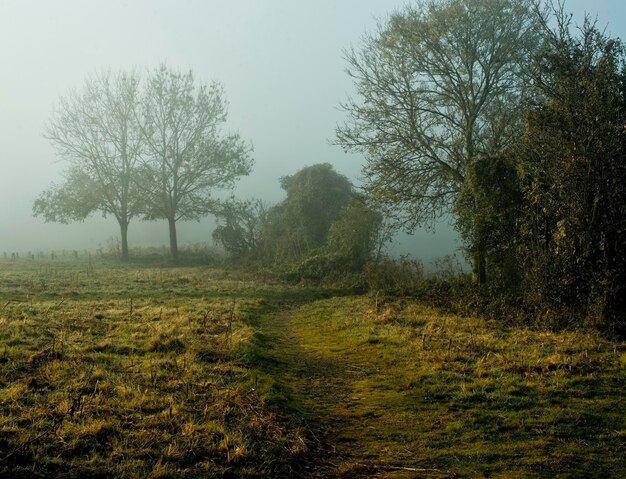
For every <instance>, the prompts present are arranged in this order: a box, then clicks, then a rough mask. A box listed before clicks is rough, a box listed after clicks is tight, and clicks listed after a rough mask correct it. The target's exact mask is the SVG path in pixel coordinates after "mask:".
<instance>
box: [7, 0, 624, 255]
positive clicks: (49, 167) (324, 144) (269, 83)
mask: <svg viewBox="0 0 626 479" xmlns="http://www.w3.org/2000/svg"><path fill="white" fill-rule="evenodd" d="M404 4H405V2H404V1H399V0H398V1H387V0H367V1H356V0H350V1H334V0H325V1H321V2H292V1H288V0H264V1H254V0H240V1H235V2H227V3H226V2H214V1H210V2H204V1H188V2H184V3H179V2H173V1H148V0H143V1H134V2H123V1H106V2H105V1H90V2H82V1H78V0H64V1H37V2H21V1H12V0H3V1H2V2H0V57H1V58H2V67H1V75H0V112H1V114H0V164H1V165H2V167H3V168H2V170H3V173H2V188H1V189H0V205H1V206H0V224H2V228H0V251H8V252H12V251H18V252H19V251H22V252H25V251H29V250H32V251H39V250H48V249H57V250H58V249H96V248H99V247H106V245H107V244H108V243H110V242H111V241H115V238H116V237H117V236H118V231H117V227H116V223H115V220H114V219H112V218H108V219H106V220H103V219H102V218H101V217H100V216H99V215H97V214H96V215H94V216H93V217H91V218H88V219H87V220H86V221H85V222H84V223H72V224H70V225H59V224H54V223H48V224H46V223H44V221H43V220H42V219H41V218H33V217H32V204H33V201H34V200H35V199H36V198H37V196H38V195H39V194H41V192H42V191H43V190H45V189H46V188H48V187H49V186H50V185H51V184H52V183H55V182H56V183H59V182H61V181H62V176H61V174H62V172H63V171H64V169H66V167H67V164H66V163H65V162H63V161H62V159H61V158H59V157H58V156H57V155H56V154H55V151H54V149H53V147H52V145H51V144H50V142H49V141H48V140H46V139H45V138H44V137H43V130H44V126H45V124H46V122H47V121H49V119H50V116H51V115H52V112H53V110H54V108H55V106H56V105H57V104H58V100H59V97H60V96H63V95H66V94H68V93H69V92H71V91H72V90H79V89H80V88H81V87H82V85H83V83H84V81H85V79H86V78H87V77H89V76H90V75H93V74H94V73H97V72H101V71H105V70H109V71H111V72H112V73H115V72H117V71H125V70H131V69H136V70H137V71H138V72H140V73H141V74H145V71H146V70H147V69H152V68H154V67H156V66H157V65H159V64H160V63H162V62H166V63H167V64H168V65H169V66H170V67H172V68H175V69H180V70H182V71H186V70H188V69H191V70H193V72H194V74H195V76H196V79H197V80H198V81H200V82H209V81H212V80H216V81H218V82H220V83H221V84H222V85H223V86H224V89H225V93H226V98H227V100H228V101H229V103H230V105H229V107H228V113H229V121H228V125H229V128H230V129H232V130H234V131H237V132H239V133H240V135H241V137H242V139H244V140H245V141H249V142H251V143H252V145H253V146H254V152H253V155H252V156H253V158H254V161H255V164H254V167H253V170H252V173H251V174H250V175H249V176H248V177H243V178H242V179H241V180H240V181H239V182H238V183H237V185H236V189H235V195H236V196H237V197H240V198H251V197H258V198H261V199H263V200H265V201H266V202H267V203H268V204H270V205H271V204H274V203H276V202H278V201H279V200H281V199H282V198H283V192H282V190H281V189H280V187H279V183H278V180H279V178H280V177H281V176H284V175H290V174H293V173H294V172H296V171H297V170H298V169H300V168H302V167H303V166H306V165H312V164H315V163H326V162H327V163H331V164H332V165H333V166H334V168H335V169H336V171H338V172H339V173H342V174H344V175H346V176H347V177H348V178H349V179H350V180H351V181H353V182H354V183H355V184H359V182H360V170H361V168H362V166H363V164H364V160H363V158H362V157H361V156H360V155H355V154H352V155H346V154H344V153H343V152H342V150H341V148H339V147H338V146H333V145H330V144H329V141H331V140H333V139H334V130H335V126H336V125H337V124H338V123H341V122H342V121H343V119H344V113H343V112H342V111H340V109H339V104H340V102H342V101H345V100H346V99H347V97H348V96H349V95H350V94H353V93H354V92H353V90H354V86H353V84H352V82H351V80H350V78H349V77H348V75H346V73H345V72H344V70H345V68H346V64H345V61H344V58H343V53H342V52H343V50H344V49H346V48H349V47H350V46H351V45H357V44H358V42H359V41H360V39H361V37H362V35H363V34H364V33H365V32H373V31H375V29H376V24H377V19H384V18H386V16H387V15H388V14H389V12H391V11H393V10H394V9H397V8H400V7H402V6H403V5H404ZM567 7H568V8H569V9H571V10H572V11H574V12H576V16H577V18H579V19H580V18H581V17H582V12H583V11H584V9H586V8H590V6H589V5H588V4H587V2H584V1H569V2H567ZM593 9H594V11H597V12H598V17H597V18H598V21H599V24H600V25H604V24H608V22H609V21H611V23H610V25H609V27H608V30H609V31H610V32H611V33H612V34H616V35H620V33H622V32H621V31H620V30H621V29H623V28H624V27H623V22H620V21H618V19H620V18H623V15H624V7H623V5H622V3H621V2H619V1H616V0H614V1H599V2H595V3H594V4H593ZM622 36H623V35H622ZM223 194H224V193H223ZM213 225H214V219H213V218H210V217H209V218H206V219H205V220H203V221H201V222H200V223H195V222H190V223H181V224H180V235H179V236H180V239H179V240H180V242H181V244H189V243H205V242H206V243H211V238H210V234H211V230H212V228H213ZM129 243H130V246H131V248H132V247H136V246H158V245H164V244H167V225H166V223H165V222H163V221H154V222H142V221H138V220H134V221H133V222H132V223H131V224H130V228H129ZM459 246H460V244H459V242H458V240H457V239H456V233H455V232H454V230H453V229H452V228H451V227H450V226H449V225H448V223H447V221H446V220H445V219H444V220H443V221H442V222H441V223H440V224H438V225H437V226H436V228H435V229H434V230H433V231H425V230H418V231H417V232H416V233H415V235H413V236H405V235H400V236H399V237H398V238H397V240H396V241H395V242H394V243H393V244H392V245H391V246H390V249H391V251H392V252H395V253H399V254H405V253H411V254H412V255H414V256H416V257H419V258H423V259H424V260H425V262H428V261H430V260H432V259H433V258H435V257H438V256H442V255H446V254H453V253H458V248H459Z"/></svg>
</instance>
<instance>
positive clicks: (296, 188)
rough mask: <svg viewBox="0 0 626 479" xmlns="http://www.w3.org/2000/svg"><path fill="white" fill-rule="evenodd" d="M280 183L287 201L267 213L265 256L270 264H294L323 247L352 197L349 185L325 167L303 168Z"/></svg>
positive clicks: (342, 177) (320, 165) (337, 174)
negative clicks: (332, 226) (272, 262)
mask: <svg viewBox="0 0 626 479" xmlns="http://www.w3.org/2000/svg"><path fill="white" fill-rule="evenodd" d="M280 183H281V187H282V188H283V190H285V192H286V193H287V198H286V199H285V200H284V201H282V202H281V203H280V204H278V205H276V206H274V207H272V208H270V210H269V211H268V213H267V218H266V221H265V225H264V229H263V240H264V247H265V250H266V251H265V254H266V256H267V257H268V258H269V259H270V260H271V261H277V262H293V261H296V260H298V259H301V258H303V257H304V256H305V255H306V254H307V253H308V252H309V251H312V250H314V249H316V248H319V247H321V246H322V245H324V244H325V242H326V240H327V238H328V231H329V229H330V226H331V224H332V223H334V222H335V221H337V220H338V219H339V218H340V216H341V212H342V210H343V208H344V207H345V206H346V205H347V204H348V203H349V202H350V199H351V198H352V196H353V193H352V185H351V184H350V182H349V181H348V179H347V178H346V177H345V176H343V175H340V174H339V173H337V172H335V171H334V170H333V167H332V166H331V165H330V164H328V163H323V164H317V165H313V166H308V167H305V168H303V169H301V170H300V171H298V172H297V173H295V174H293V175H291V176H285V177H283V178H281V181H280Z"/></svg>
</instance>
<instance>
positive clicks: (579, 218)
mask: <svg viewBox="0 0 626 479" xmlns="http://www.w3.org/2000/svg"><path fill="white" fill-rule="evenodd" d="M555 18H556V28H550V27H549V26H547V25H546V27H545V32H546V33H545V35H546V42H545V48H544V50H543V52H542V55H541V56H540V57H539V60H538V63H537V65H536V69H535V71H534V87H535V88H536V89H537V91H538V94H537V95H536V101H535V103H534V104H533V105H531V106H532V108H531V111H530V113H529V115H528V117H527V120H526V124H525V130H524V138H523V142H522V144H521V146H520V148H519V150H520V152H521V154H520V166H521V179H522V185H523V188H524V189H523V192H524V197H525V210H524V216H523V217H522V221H521V244H520V252H521V253H522V258H523V261H524V265H525V271H526V277H527V288H528V289H529V290H531V291H534V292H535V293H536V294H537V296H538V300H539V301H541V302H542V303H543V304H545V305H548V306H554V305H557V306H563V305H565V306H572V307H576V308H579V309H580V308H583V309H584V310H586V311H587V313H588V314H589V315H595V316H597V317H600V318H601V319H602V320H604V321H606V322H607V324H610V325H611V327H612V328H614V329H615V330H617V331H621V332H622V333H624V332H626V320H625V311H626V129H625V125H626V55H625V48H624V45H623V43H622V42H621V41H619V40H617V39H612V38H608V37H607V36H605V34H604V33H603V32H601V31H599V30H598V29H597V28H596V26H595V24H594V23H592V22H590V21H589V20H588V19H587V20H586V21H585V23H584V25H583V26H582V27H580V28H579V29H578V30H573V27H572V25H571V24H570V17H568V16H567V15H565V14H564V13H563V11H562V9H561V10H559V11H557V15H556V17H555ZM576 32H577V33H576Z"/></svg>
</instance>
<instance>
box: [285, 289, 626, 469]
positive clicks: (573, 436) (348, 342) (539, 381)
mask: <svg viewBox="0 0 626 479" xmlns="http://www.w3.org/2000/svg"><path fill="white" fill-rule="evenodd" d="M290 328H291V330H290V334H291V335H292V336H293V338H294V340H293V342H292V344H291V347H292V348H295V349H296V350H297V351H294V353H293V355H292V358H293V364H292V368H291V384H292V387H293V389H294V391H299V393H297V394H298V397H299V399H300V400H301V401H302V402H303V403H304V405H305V408H306V409H307V410H308V411H310V412H313V414H314V416H315V418H316V420H317V421H318V423H319V424H320V425H321V426H322V427H323V428H325V430H326V434H327V435H328V437H329V442H332V443H333V445H334V449H333V451H334V454H335V455H336V458H335V461H336V463H337V467H336V469H335V472H336V473H337V474H338V475H340V476H341V477H361V476H365V477H416V476H415V474H417V475H418V476H417V477H422V476H428V477H431V476H432V477H439V476H441V477H452V476H455V477H456V476H460V477H475V476H490V477H603V478H604V477H616V478H617V477H624V471H626V354H625V352H624V350H623V348H620V345H618V344H615V343H611V342H609V341H606V340H604V339H603V338H602V337H600V336H599V335H597V334H594V333H584V332H562V333H558V334H557V333H548V332H540V331H532V330H527V329H518V328H506V327H503V326H502V325H500V324H498V323H496V322H486V321H483V320H481V319H476V318H460V317H455V316H443V315H441V314H439V313H438V312H437V311H434V310H432V309H429V308H426V307H424V306H421V305H419V304H416V303H414V302H412V301H396V302H392V303H390V304H387V305H385V306H384V307H382V308H379V310H378V311H377V310H376V307H375V304H374V301H373V300H372V299H369V298H367V297H347V298H334V299H330V300H326V301H320V302H316V303H312V304H309V305H307V306H304V307H303V308H302V309H300V310H299V311H298V312H297V313H296V314H295V315H294V317H293V318H292V319H291V321H290ZM307 355H308V356H309V359H308V360H307V359H306V356H307ZM302 358H305V359H302ZM312 358H315V360H313V359H312ZM320 364H326V365H328V367H327V368H323V367H321V368H320V367H317V366H318V365H320ZM316 365H317V366H316ZM316 367H317V369H316ZM337 471H338V472H337Z"/></svg>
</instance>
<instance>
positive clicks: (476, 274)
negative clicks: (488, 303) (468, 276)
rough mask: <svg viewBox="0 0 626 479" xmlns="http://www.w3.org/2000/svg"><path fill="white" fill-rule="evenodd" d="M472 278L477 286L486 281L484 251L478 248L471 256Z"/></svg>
mask: <svg viewBox="0 0 626 479" xmlns="http://www.w3.org/2000/svg"><path fill="white" fill-rule="evenodd" d="M472 260H473V261H472V263H473V264H472V278H473V280H474V282H475V283H476V284H477V285H478V286H482V285H484V284H485V283H486V282H487V260H486V258H485V252H484V251H482V250H478V251H476V252H475V253H474V257H473V258H472Z"/></svg>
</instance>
